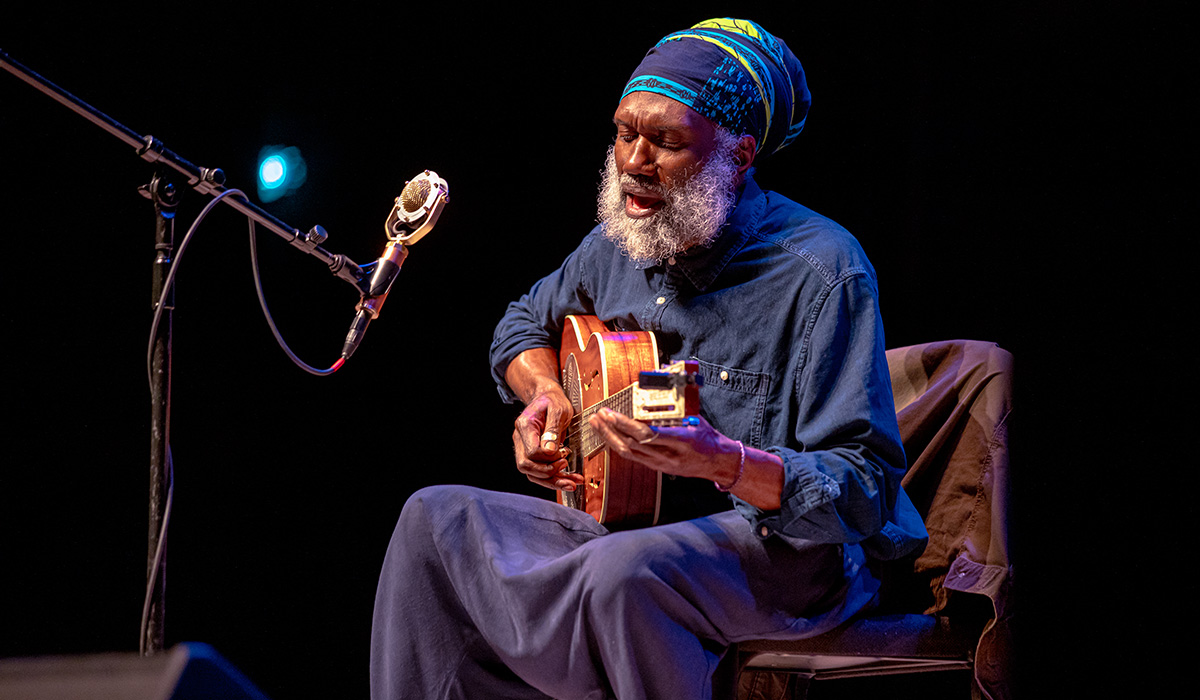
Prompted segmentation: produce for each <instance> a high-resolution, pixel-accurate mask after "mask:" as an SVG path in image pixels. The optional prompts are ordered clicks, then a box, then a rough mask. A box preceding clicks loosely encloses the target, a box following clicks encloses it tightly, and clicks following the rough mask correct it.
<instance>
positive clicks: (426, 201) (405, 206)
mask: <svg viewBox="0 0 1200 700" xmlns="http://www.w3.org/2000/svg"><path fill="white" fill-rule="evenodd" d="M448 201H450V186H449V185H447V184H446V181H445V180H443V179H442V178H440V177H438V174H437V173H435V172H433V171H432V170H426V171H425V172H423V173H421V174H420V175H418V176H416V177H415V178H413V179H412V180H409V181H408V182H406V183H404V189H403V190H401V192H400V196H399V197H397V198H396V204H395V206H393V207H392V212H391V213H390V214H388V218H387V221H386V222H384V225H383V228H384V233H385V234H386V235H387V238H388V244H387V246H386V247H384V249H383V255H382V256H380V258H379V260H377V261H376V263H375V271H374V274H373V275H371V283H370V286H369V287H368V288H367V291H366V292H365V293H364V294H363V295H362V298H361V299H359V301H358V304H357V305H356V306H355V307H354V308H355V310H356V311H358V314H357V315H356V316H355V317H354V322H353V323H351V324H350V332H349V333H347V334H346V342H345V343H344V344H343V345H342V360H343V361H345V360H348V359H350V356H351V355H353V354H354V351H355V350H357V349H358V345H359V343H361V342H362V338H363V335H365V334H366V332H367V325H368V324H369V323H370V322H371V321H373V320H374V319H376V318H379V311H380V309H382V308H383V302H384V301H385V300H386V299H387V295H388V292H389V291H390V290H391V288H392V283H393V282H395V281H396V277H397V276H398V275H399V273H400V267H401V265H403V264H404V259H405V258H407V257H408V246H410V245H412V244H414V243H416V242H417V241H419V240H421V239H422V238H424V237H425V234H427V233H429V232H430V231H431V230H433V225H434V224H435V223H437V220H438V217H439V216H441V214H442V208H443V207H445V206H446V202H448Z"/></svg>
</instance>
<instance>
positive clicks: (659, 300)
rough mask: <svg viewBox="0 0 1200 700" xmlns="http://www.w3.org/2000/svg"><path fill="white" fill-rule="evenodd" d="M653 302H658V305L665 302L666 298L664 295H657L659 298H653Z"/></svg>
mask: <svg viewBox="0 0 1200 700" xmlns="http://www.w3.org/2000/svg"><path fill="white" fill-rule="evenodd" d="M654 303H655V304H658V305H659V306H662V305H663V304H665V303H667V298H666V297H659V298H657V299H655V300H654Z"/></svg>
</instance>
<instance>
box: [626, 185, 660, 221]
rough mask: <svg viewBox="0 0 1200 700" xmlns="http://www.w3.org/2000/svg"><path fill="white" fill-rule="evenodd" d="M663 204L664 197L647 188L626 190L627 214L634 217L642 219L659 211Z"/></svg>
mask: <svg viewBox="0 0 1200 700" xmlns="http://www.w3.org/2000/svg"><path fill="white" fill-rule="evenodd" d="M662 206H663V199H662V197H660V196H658V195H656V194H653V193H651V192H647V191H645V190H627V191H626V192H625V214H626V215H627V216H629V217H630V218H633V219H640V218H644V217H647V216H650V215H651V214H653V213H655V212H657V211H658V210H659V209H661V208H662Z"/></svg>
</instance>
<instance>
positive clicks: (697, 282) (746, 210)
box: [638, 175, 766, 292]
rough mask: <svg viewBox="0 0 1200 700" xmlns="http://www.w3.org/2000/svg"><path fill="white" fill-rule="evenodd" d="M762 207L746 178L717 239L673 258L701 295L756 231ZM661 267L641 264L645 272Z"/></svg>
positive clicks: (751, 181) (760, 195) (761, 196)
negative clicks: (710, 243) (647, 269)
mask: <svg viewBox="0 0 1200 700" xmlns="http://www.w3.org/2000/svg"><path fill="white" fill-rule="evenodd" d="M765 205H766V195H765V194H764V193H763V191H762V189H761V188H760V187H759V186H758V183H757V182H755V181H754V179H753V178H751V177H750V176H749V175H747V176H746V182H745V184H744V185H743V186H742V190H741V193H740V194H739V195H738V202H737V205H736V206H735V207H734V209H733V212H732V213H730V215H729V218H728V219H726V220H725V223H724V224H723V225H722V226H721V230H720V232H719V233H718V234H717V239H716V240H715V241H714V242H713V243H712V245H708V246H698V247H695V248H692V249H690V250H687V251H684V252H682V253H679V254H678V255H676V256H675V257H674V260H675V265H674V267H675V268H677V269H678V270H679V271H680V272H682V273H683V274H684V276H685V277H687V278H688V281H690V282H691V283H692V285H694V286H695V287H696V289H697V291H701V292H703V291H705V290H706V289H708V286H709V285H711V284H712V283H713V280H715V279H716V278H717V275H719V274H721V271H722V270H724V269H725V266H726V265H728V264H729V261H730V260H731V259H733V256H734V255H737V253H738V251H739V250H741V249H742V247H743V246H744V245H745V244H746V239H747V238H749V237H750V233H751V232H752V231H754V230H756V229H757V228H758V221H759V218H760V217H761V216H762V212H763V208H764V206H765ZM664 264H665V263H643V264H640V265H638V267H639V268H641V269H645V268H650V267H656V266H659V265H664Z"/></svg>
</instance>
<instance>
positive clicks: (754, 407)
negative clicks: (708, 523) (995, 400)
mask: <svg viewBox="0 0 1200 700" xmlns="http://www.w3.org/2000/svg"><path fill="white" fill-rule="evenodd" d="M568 314H590V315H595V316H597V317H598V318H599V319H600V320H602V321H605V322H606V323H607V324H608V325H609V327H610V328H612V329H614V330H644V331H652V332H654V334H655V336H656V337H657V341H658V347H659V352H660V354H661V355H662V357H660V358H659V359H660V360H661V361H663V362H667V361H672V360H679V359H685V358H686V359H694V360H696V361H697V362H698V363H699V366H700V371H701V374H702V375H703V379H704V384H703V387H702V388H701V390H700V404H701V414H702V415H703V416H704V418H705V419H706V420H708V421H709V423H711V424H712V425H713V427H714V428H716V429H717V430H718V431H720V432H721V433H722V434H724V435H726V436H728V437H730V438H732V439H734V440H741V441H742V442H743V443H745V444H746V445H750V446H753V447H757V448H760V449H764V450H766V451H768V452H771V453H774V454H776V455H778V456H779V457H780V458H782V460H783V463H784V488H783V496H782V507H781V508H780V509H779V510H777V511H763V510H761V509H759V508H756V507H755V506H752V505H751V504H749V503H746V502H745V501H742V500H741V499H739V498H737V497H736V496H732V495H726V494H722V493H720V492H718V491H717V490H716V489H715V488H714V487H713V485H712V483H711V482H706V481H702V480H699V479H684V478H680V479H675V480H664V489H663V491H664V493H663V500H664V506H663V510H664V518H668V519H678V518H682V517H692V516H695V515H701V514H704V512H703V511H705V510H707V511H708V512H713V511H714V510H720V509H722V508H723V509H728V508H729V506H730V502H731V501H732V505H733V507H735V508H736V509H737V510H738V511H739V512H740V513H741V514H742V515H743V516H744V517H745V518H746V519H747V520H748V521H749V522H750V524H751V526H752V527H753V528H754V530H755V532H757V533H758V534H759V536H760V537H768V536H772V535H778V536H783V537H796V538H803V539H807V540H812V541H818V542H848V543H862V544H863V546H864V549H865V550H866V551H867V553H868V554H870V555H872V556H874V557H875V558H880V559H894V558H898V557H901V556H904V555H906V554H909V553H911V552H914V551H917V550H918V549H920V548H922V547H923V546H924V543H925V540H926V537H927V535H926V533H925V528H924V524H923V523H922V521H921V517H920V515H919V514H918V513H917V511H916V509H915V508H914V507H913V505H912V503H911V501H909V499H908V497H907V496H906V495H905V494H904V492H903V490H902V489H901V487H900V479H901V477H902V476H903V475H904V470H905V459H904V451H903V447H902V445H901V442H900V435H899V428H898V427H897V424H896V414H895V408H894V405H893V403H892V389H891V381H890V378H889V374H888V367H887V360H886V357H885V355H884V339H883V324H882V320H881V317H880V314H879V303H878V285H877V283H876V278H875V271H874V268H872V266H871V264H870V262H868V260H867V258H866V255H865V254H864V253H863V250H862V248H861V246H860V245H859V244H858V242H857V241H856V240H855V239H854V238H853V236H851V235H850V234H849V233H848V232H847V231H846V230H845V229H843V228H842V227H841V226H839V225H838V224H836V223H834V222H833V221H831V220H829V219H827V218H825V217H823V216H821V215H819V214H817V213H816V212H813V211H812V210H810V209H808V208H806V207H803V206H801V205H799V204H797V203H795V202H792V201H791V200H789V199H787V198H785V197H782V196H780V195H778V194H776V193H774V192H766V191H763V190H762V189H760V188H759V186H758V185H757V184H756V183H755V182H754V180H753V179H747V181H746V184H745V186H744V187H743V189H742V192H741V194H740V199H739V202H738V205H737V207H736V208H735V210H734V211H733V213H732V214H731V215H730V217H729V219H728V221H727V222H726V224H725V226H724V227H723V229H722V231H721V233H720V235H719V236H718V238H717V240H716V241H715V242H714V243H713V244H712V245H710V246H708V247H703V248H696V249H692V250H689V251H687V252H685V253H683V254H680V255H677V256H675V257H674V258H673V259H670V260H667V261H664V262H663V263H661V264H641V265H638V264H634V263H632V262H631V261H630V260H629V259H628V258H627V257H625V256H624V255H623V254H622V253H621V252H620V251H619V250H618V249H617V248H616V247H615V246H614V245H613V244H612V243H611V242H609V241H608V240H606V239H605V238H604V236H603V234H602V232H601V231H600V228H599V227H596V228H595V229H593V230H592V231H591V233H589V234H588V235H587V237H586V238H584V239H583V242H582V243H581V244H580V246H579V247H578V248H577V249H576V250H575V251H574V252H573V253H572V254H571V255H570V256H568V257H567V259H566V261H565V262H564V263H563V264H562V266H561V267H560V268H559V269H558V270H557V271H555V272H553V273H551V274H550V275H548V276H547V277H545V278H543V279H542V280H540V281H538V282H537V283H535V284H534V285H533V288H532V289H531V290H530V291H529V293H528V294H526V295H524V296H522V297H521V299H520V300H518V301H516V302H513V303H511V304H510V305H509V307H508V310H507V313H506V314H505V316H504V318H503V319H502V320H501V321H500V324H499V325H498V326H497V328H496V332H495V337H494V340H493V343H492V346H491V362H492V376H493V378H494V379H495V381H496V383H497V385H498V387H499V390H500V395H501V396H502V397H503V398H504V399H505V400H506V401H509V402H512V401H514V400H516V396H515V395H514V394H513V392H512V390H511V389H510V388H509V387H508V386H507V384H506V383H505V380H504V372H505V370H506V368H507V367H508V364H509V362H511V361H512V360H513V358H515V357H516V356H517V355H519V354H520V353H521V352H523V351H525V350H528V349H530V348H534V347H557V346H558V344H559V342H560V339H561V337H562V330H563V321H564V319H565V317H566V316H567V315H568ZM682 482H689V483H682ZM673 498H674V501H675V505H674V507H675V510H674V511H673V510H672V507H673V506H672V505H671V501H672V499H673ZM680 503H682V504H683V505H682V506H680V505H679V504H680Z"/></svg>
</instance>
